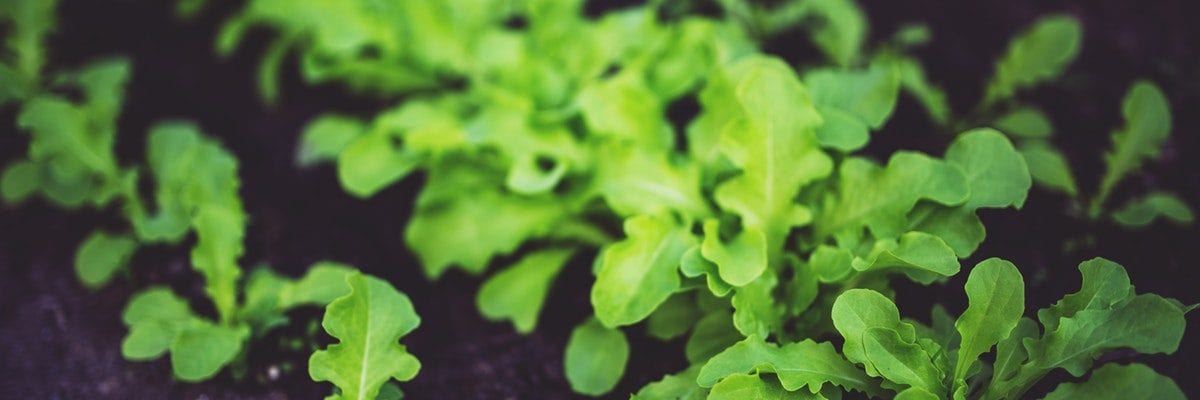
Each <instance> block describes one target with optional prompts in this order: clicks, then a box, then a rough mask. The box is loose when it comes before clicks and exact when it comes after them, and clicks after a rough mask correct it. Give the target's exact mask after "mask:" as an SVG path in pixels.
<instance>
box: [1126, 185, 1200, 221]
mask: <svg viewBox="0 0 1200 400" xmlns="http://www.w3.org/2000/svg"><path fill="white" fill-rule="evenodd" d="M1112 218H1113V221H1115V222H1116V223H1118V224H1121V225H1123V226H1127V227H1144V226H1147V225H1150V224H1152V223H1154V221H1155V220H1157V219H1159V218H1162V219H1165V220H1168V221H1171V222H1174V223H1176V224H1179V225H1189V224H1191V223H1192V221H1194V220H1195V218H1196V217H1195V216H1194V215H1193V214H1192V210H1191V209H1190V208H1188V206H1187V203H1185V202H1184V201H1183V199H1180V198H1179V197H1178V196H1175V195H1174V194H1171V193H1167V192H1152V193H1150V194H1148V195H1146V196H1145V197H1142V198H1138V199H1134V200H1130V201H1129V203H1127V204H1125V206H1124V207H1121V209H1119V210H1117V211H1116V212H1113V214H1112Z"/></svg>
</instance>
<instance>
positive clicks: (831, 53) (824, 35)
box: [805, 0, 868, 67]
mask: <svg viewBox="0 0 1200 400" xmlns="http://www.w3.org/2000/svg"><path fill="white" fill-rule="evenodd" d="M805 3H806V4H805V5H806V6H807V7H808V12H809V13H811V15H814V16H817V17H818V18H820V19H821V20H822V21H824V23H822V24H814V28H813V32H812V41H813V43H814V44H816V45H817V48H819V49H821V52H823V53H825V56H826V57H829V58H830V59H831V60H833V62H834V63H835V64H837V65H840V66H843V67H844V66H849V65H851V64H853V63H854V62H855V61H856V60H857V59H859V58H860V57H862V53H863V50H862V47H863V44H864V43H865V42H866V40H867V30H868V29H867V28H868V25H867V17H866V13H864V12H863V10H862V9H861V8H859V7H858V5H857V4H855V2H853V1H850V0H815V1H807V2H805Z"/></svg>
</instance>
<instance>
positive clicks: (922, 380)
mask: <svg viewBox="0 0 1200 400" xmlns="http://www.w3.org/2000/svg"><path fill="white" fill-rule="evenodd" d="M862 345H863V354H864V355H865V357H866V360H867V362H868V363H870V364H871V365H872V366H873V367H874V368H875V369H876V370H877V371H879V375H880V376H883V377H884V378H887V379H888V380H889V381H892V382H895V383H898V384H901V385H907V386H912V387H916V388H921V389H924V390H926V391H928V392H930V393H934V394H939V393H945V392H946V389H945V388H944V387H943V386H942V378H943V377H944V375H945V373H944V372H943V371H942V370H941V369H939V368H938V367H937V365H936V364H935V363H934V361H933V354H929V353H928V352H927V351H926V350H925V348H923V347H922V346H920V345H918V344H917V343H915V342H913V341H911V340H906V339H904V338H901V337H900V333H898V332H896V331H895V330H892V329H886V328H878V327H873V328H868V329H867V330H866V332H864V333H863V337H862Z"/></svg>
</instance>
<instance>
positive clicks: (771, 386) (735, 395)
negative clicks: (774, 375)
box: [708, 374, 824, 400]
mask: <svg viewBox="0 0 1200 400" xmlns="http://www.w3.org/2000/svg"><path fill="white" fill-rule="evenodd" d="M823 398H824V397H822V396H820V395H813V396H809V395H806V393H805V392H789V391H787V390H786V389H784V388H782V387H780V386H779V384H778V383H775V382H770V381H766V380H763V379H762V378H760V377H759V376H758V375H747V374H737V375H732V376H730V377H728V378H725V379H724V380H722V381H721V382H720V383H717V384H716V385H715V386H713V388H712V390H711V391H710V392H709V393H708V400H799V399H823Z"/></svg>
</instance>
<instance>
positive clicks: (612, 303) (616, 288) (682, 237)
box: [592, 216, 695, 328]
mask: <svg viewBox="0 0 1200 400" xmlns="http://www.w3.org/2000/svg"><path fill="white" fill-rule="evenodd" d="M625 233H626V234H627V235H628V238H627V239H625V240H623V241H621V242H618V243H614V244H612V245H610V246H608V247H606V248H605V249H604V250H603V254H601V255H600V260H602V261H601V265H600V271H599V273H597V274H596V283H595V284H593V285H592V306H593V307H595V309H596V318H597V319H599V320H600V322H601V323H603V324H604V326H607V327H610V328H611V327H618V326H622V325H629V324H632V323H635V322H638V321H641V320H642V319H645V318H646V317H648V316H649V315H650V313H651V312H653V311H654V309H655V308H657V307H658V305H659V304H662V302H664V301H666V300H667V298H668V297H670V296H671V294H672V293H674V292H675V291H676V290H677V289H679V272H678V271H679V264H680V260H681V259H682V257H683V253H684V252H685V251H687V250H688V249H689V248H691V247H692V246H693V245H694V244H695V238H693V237H692V235H691V233H690V232H688V231H687V230H686V229H684V228H682V227H679V226H677V225H676V223H675V222H674V221H672V220H671V219H670V218H663V217H650V216H637V217H632V218H629V219H627V220H626V222H625Z"/></svg>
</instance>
